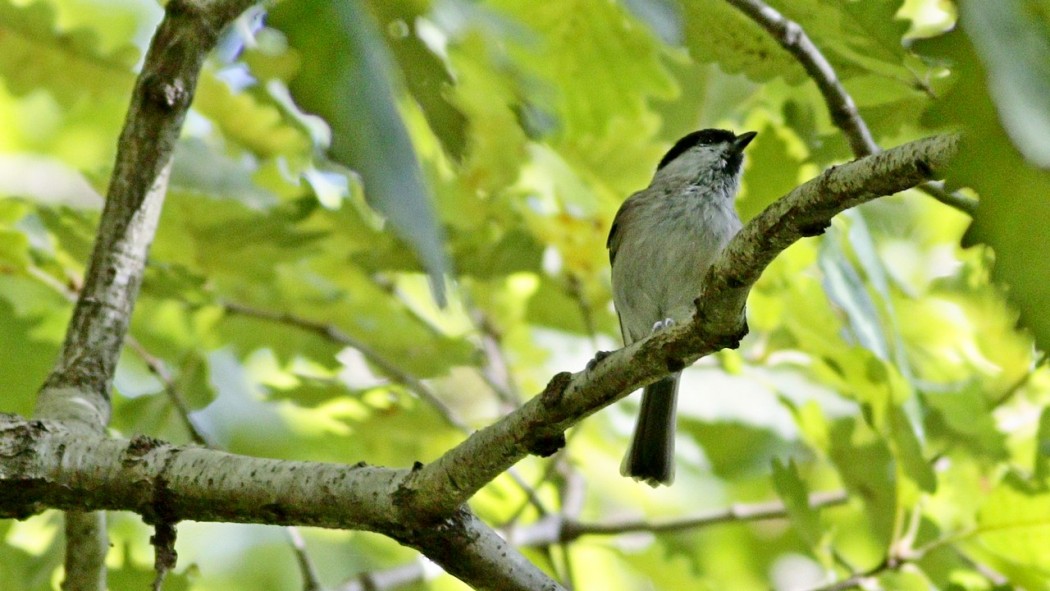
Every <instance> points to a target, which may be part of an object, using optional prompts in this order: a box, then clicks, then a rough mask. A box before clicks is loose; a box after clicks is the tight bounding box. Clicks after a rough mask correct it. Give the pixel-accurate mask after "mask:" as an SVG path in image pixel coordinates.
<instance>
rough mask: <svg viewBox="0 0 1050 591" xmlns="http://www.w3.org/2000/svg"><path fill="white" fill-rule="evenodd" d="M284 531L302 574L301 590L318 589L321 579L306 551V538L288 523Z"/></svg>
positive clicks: (311, 590)
mask: <svg viewBox="0 0 1050 591" xmlns="http://www.w3.org/2000/svg"><path fill="white" fill-rule="evenodd" d="M284 531H285V533H287V534H288V541H289V542H290V543H291V545H292V550H293V551H294V552H295V559H296V560H297V561H298V562H299V572H300V573H302V575H303V591H320V589H321V579H320V577H318V576H317V569H316V568H315V567H314V563H313V561H312V560H311V559H310V555H309V553H307V551H306V540H304V539H303V536H302V534H300V533H299V528H297V527H295V526H294V525H289V526H288V527H286V528H284Z"/></svg>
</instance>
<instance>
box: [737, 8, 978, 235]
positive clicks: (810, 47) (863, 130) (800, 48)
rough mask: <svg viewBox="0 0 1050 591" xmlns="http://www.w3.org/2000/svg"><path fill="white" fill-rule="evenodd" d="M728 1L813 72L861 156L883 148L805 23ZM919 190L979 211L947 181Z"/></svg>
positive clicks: (832, 112) (826, 101)
mask: <svg viewBox="0 0 1050 591" xmlns="http://www.w3.org/2000/svg"><path fill="white" fill-rule="evenodd" d="M726 2H728V3H729V4H731V5H732V6H734V7H736V8H737V9H738V10H740V12H742V13H744V14H745V15H747V16H748V17H749V18H750V19H751V20H752V21H754V22H755V23H757V24H758V25H759V26H760V27H762V28H763V29H765V30H766V31H767V32H768V33H769V34H770V35H771V36H772V37H773V38H774V39H776V41H777V42H778V43H780V46H781V47H783V48H784V49H786V50H787V51H788V52H789V53H791V55H793V56H794V57H795V59H796V60H798V63H799V64H801V65H802V68H803V69H804V70H806V73H807V74H809V77H810V79H812V80H813V82H814V83H816V85H817V88H818V89H819V90H820V94H821V96H823V97H824V104H825V105H827V107H828V113H829V114H830V115H831V121H832V122H833V123H834V124H835V126H836V127H838V128H839V129H840V130H841V131H842V134H843V135H844V136H846V141H847V142H848V143H849V146H850V149H851V151H852V152H853V155H854V156H856V157H858V158H859V157H861V156H869V155H871V154H877V153H879V152H880V151H882V148H880V147H879V145H878V144H877V143H876V142H875V139H874V138H873V137H872V135H871V131H870V130H869V129H868V124H867V123H865V122H864V118H863V117H861V116H860V112H859V111H858V110H857V104H856V102H854V100H853V97H852V96H850V94H849V92H847V91H846V88H845V87H844V86H842V82H840V81H839V78H838V75H836V74H835V68H834V67H832V65H831V62H829V61H828V60H827V58H825V57H824V54H823V53H821V51H820V49H819V48H818V47H817V46H816V44H815V43H813V41H811V40H810V38H809V35H807V34H806V31H805V29H803V28H802V25H799V24H798V23H796V22H795V21H792V20H791V19H788V18H786V17H785V16H784V15H782V14H780V13H779V12H778V11H777V10H776V9H774V8H773V7H771V6H769V5H768V4H766V3H765V2H762V0H726ZM919 190H921V191H922V192H923V193H926V194H927V195H929V196H931V197H933V198H934V199H936V200H937V201H940V202H941V203H943V204H945V205H947V206H949V207H954V208H955V209H958V210H959V211H961V212H963V213H966V214H968V215H970V216H972V215H973V214H974V212H975V211H976V210H977V201H976V200H975V199H973V198H971V197H967V196H965V195H962V194H960V193H958V192H954V193H950V192H948V191H946V190H945V189H944V185H943V183H940V182H927V183H923V184H921V185H919Z"/></svg>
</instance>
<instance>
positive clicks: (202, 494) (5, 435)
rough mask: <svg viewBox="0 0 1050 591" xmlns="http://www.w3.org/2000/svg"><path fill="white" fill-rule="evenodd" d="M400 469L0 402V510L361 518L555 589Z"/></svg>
mask: <svg viewBox="0 0 1050 591" xmlns="http://www.w3.org/2000/svg"><path fill="white" fill-rule="evenodd" d="M409 473H410V470H404V469H400V470H398V469H391V468H381V467H375V466H367V465H364V464H363V463H362V464H358V465H356V466H346V465H342V464H328V463H320V462H291V461H283V460H270V459H262V458H252V457H246V456H237V455H234V454H229V453H224V452H219V451H214V450H209V449H202V448H196V447H176V446H172V445H169V444H166V443H163V442H160V441H157V440H154V439H150V438H148V437H136V438H134V439H132V440H130V441H129V440H120V439H107V438H104V437H102V436H101V435H85V434H83V433H81V432H74V431H71V430H69V429H67V428H66V427H65V426H64V425H63V424H62V423H56V422H52V421H40V420H35V421H27V420H24V419H20V418H18V417H14V416H12V415H2V414H0V518H22V517H26V516H28V515H32V514H35V513H38V512H39V511H42V510H43V509H45V508H57V509H64V510H77V509H79V510H90V511H95V510H129V511H134V512H136V513H138V514H140V515H142V516H143V519H144V520H145V521H146V522H147V523H177V522H178V521H182V520H186V519H192V520H195V521H220V522H234V523H267V524H275V525H311V526H318V527H329V528H339V529H361V530H367V531H373V532H377V533H381V534H384V535H387V536H389V537H391V538H393V539H395V540H397V541H399V542H401V543H402V544H404V545H406V546H410V547H412V548H416V549H418V550H419V551H421V552H422V553H423V554H425V555H426V556H427V557H428V558H430V559H431V560H433V561H434V562H436V563H437V564H439V565H440V566H441V567H442V568H444V569H445V570H446V571H447V572H448V573H449V574H452V575H453V576H456V577H458V578H460V579H462V580H463V581H465V582H467V583H468V584H470V585H471V586H473V587H475V588H477V589H506V590H509V591H515V590H521V591H526V590H532V589H551V590H557V589H561V587H560V586H558V585H557V583H555V582H554V581H553V580H551V579H550V578H549V577H548V576H547V575H546V574H544V573H543V572H542V571H541V570H539V569H538V568H536V567H535V566H534V565H532V564H531V563H530V562H529V561H528V560H526V559H525V558H524V557H523V556H522V555H521V554H520V553H519V552H517V550H515V549H514V548H513V547H511V546H510V545H509V544H508V543H507V541H506V540H504V539H503V538H502V537H500V536H499V535H498V534H497V533H496V532H495V531H493V530H492V529H491V528H489V527H488V526H486V525H485V524H484V523H482V522H481V521H480V520H478V519H477V517H475V516H474V515H473V514H472V513H470V511H469V510H468V509H466V508H465V507H457V508H456V509H455V510H453V511H450V512H449V513H447V514H446V515H443V516H438V517H434V516H431V515H426V514H423V513H421V512H419V511H416V510H415V509H414V508H413V507H412V506H410V505H406V504H405V503H404V502H402V499H403V498H404V495H403V494H401V491H402V488H403V484H404V481H405V479H406V477H407V475H408V474H409Z"/></svg>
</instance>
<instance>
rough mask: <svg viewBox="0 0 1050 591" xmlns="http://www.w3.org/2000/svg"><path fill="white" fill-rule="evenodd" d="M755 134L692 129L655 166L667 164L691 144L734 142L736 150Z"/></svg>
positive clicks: (751, 132)
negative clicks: (692, 130)
mask: <svg viewBox="0 0 1050 591" xmlns="http://www.w3.org/2000/svg"><path fill="white" fill-rule="evenodd" d="M756 135H757V134H756V133H755V132H753V131H749V132H747V133H742V134H740V135H739V136H738V135H736V134H734V133H733V132H731V131H729V130H726V129H701V130H700V131H694V132H692V133H690V134H688V135H686V136H684V137H683V138H682V139H680V140H678V141H677V142H675V144H674V146H672V147H671V149H670V150H668V151H667V153H666V154H664V157H663V158H661V159H660V164H658V165H657V166H656V170H660V169H661V168H663V167H664V166H667V165H668V164H670V163H671V161H672V160H674V159H675V158H678V157H679V156H681V155H682V154H684V153H685V152H686V150H688V149H689V148H692V147H693V146H702V145H714V144H726V143H730V142H736V143H737V145H738V150H743V149H744V146H747V144H748V143H750V142H751V139H752V138H754V137H755V136H756Z"/></svg>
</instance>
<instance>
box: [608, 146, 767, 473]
mask: <svg viewBox="0 0 1050 591" xmlns="http://www.w3.org/2000/svg"><path fill="white" fill-rule="evenodd" d="M755 135H757V134H756V133H755V132H753V131H751V132H747V133H742V134H740V135H734V134H733V132H731V131H726V130H723V129H704V130H701V131H694V132H693V133H690V134H689V135H687V136H685V137H683V138H682V139H680V140H678V142H677V143H675V145H674V147H672V148H671V149H670V150H669V151H668V152H667V154H666V155H664V157H663V159H661V160H660V164H659V165H658V166H657V167H656V173H655V174H654V175H653V180H652V182H650V183H649V186H648V187H647V188H646V189H644V190H642V191H639V192H637V193H635V194H633V195H631V196H630V197H629V198H628V199H627V200H626V201H624V203H623V205H621V206H620V210H619V211H618V212H617V213H616V218H615V219H614V220H613V225H612V229H611V230H610V231H609V241H608V244H607V246H608V248H609V262H610V264H611V265H612V291H613V302H614V303H615V305H616V312H617V314H618V315H619V317H620V331H621V332H622V333H623V340H624V344H626V345H630V344H631V343H633V342H635V341H639V340H641V339H644V338H645V337H647V336H649V335H650V334H651V333H653V332H655V331H657V330H660V329H662V328H666V327H667V326H670V325H672V324H674V323H675V322H686V321H688V320H689V319H690V318H691V317H692V315H693V312H694V310H695V306H694V304H693V302H694V300H695V299H696V298H697V296H699V295H700V291H701V289H702V288H703V280H704V275H705V274H706V273H707V270H708V268H709V267H710V266H711V263H713V262H714V260H715V257H716V256H718V253H719V252H720V251H721V250H722V248H724V247H725V245H726V243H728V242H729V240H730V239H731V238H732V237H733V236H734V235H736V233H737V232H738V231H740V228H741V223H740V218H739V217H738V216H737V214H736V210H735V209H734V207H733V199H734V197H735V196H736V193H737V190H738V189H739V187H740V176H741V165H742V163H743V160H744V148H746V147H747V145H748V144H749V143H750V142H751V140H752V139H754V137H755ZM680 377H681V372H677V373H674V374H671V375H670V376H668V377H666V378H663V379H661V380H660V381H658V382H655V383H653V384H651V385H649V386H646V388H645V390H644V391H643V394H642V408H641V413H640V414H639V416H638V425H637V427H636V428H635V432H634V439H633V440H632V442H631V447H630V449H629V450H628V451H627V455H626V456H625V457H624V459H623V464H622V465H621V466H620V472H621V473H622V474H623V475H624V476H630V477H632V478H634V479H635V480H641V481H644V482H646V483H648V484H649V485H650V486H657V485H660V484H671V482H672V481H673V480H674V431H675V402H676V398H677V395H678V381H679V378H680Z"/></svg>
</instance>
